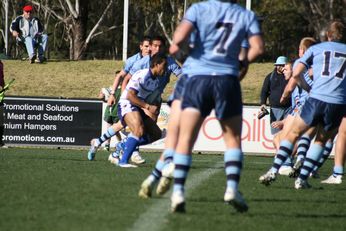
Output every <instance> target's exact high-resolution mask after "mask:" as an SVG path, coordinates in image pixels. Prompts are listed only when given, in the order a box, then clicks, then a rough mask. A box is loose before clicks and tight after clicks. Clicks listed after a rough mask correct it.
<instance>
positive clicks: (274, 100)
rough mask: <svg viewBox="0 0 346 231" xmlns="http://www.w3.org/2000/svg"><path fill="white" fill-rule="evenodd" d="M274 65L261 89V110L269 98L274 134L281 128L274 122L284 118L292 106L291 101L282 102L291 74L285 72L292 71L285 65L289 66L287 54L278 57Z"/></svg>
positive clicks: (272, 131)
mask: <svg viewBox="0 0 346 231" xmlns="http://www.w3.org/2000/svg"><path fill="white" fill-rule="evenodd" d="M274 65H275V68H274V70H273V71H272V72H271V73H270V74H268V75H267V76H266V78H265V79H264V82H263V86H262V90H261V110H262V109H263V108H265V107H266V105H267V99H269V106H270V124H271V133H272V134H273V135H275V134H276V133H277V132H278V131H280V128H279V127H277V126H274V125H273V124H272V123H273V122H276V121H281V120H283V119H284V118H285V117H286V116H287V115H288V113H289V111H290V108H291V102H290V101H288V102H286V103H284V104H281V103H280V98H281V95H282V93H283V92H284V90H285V87H286V85H287V83H288V80H289V78H290V74H285V72H290V70H286V69H285V66H286V67H288V61H287V58H286V57H285V56H280V57H278V58H277V59H276V62H275V64H274Z"/></svg>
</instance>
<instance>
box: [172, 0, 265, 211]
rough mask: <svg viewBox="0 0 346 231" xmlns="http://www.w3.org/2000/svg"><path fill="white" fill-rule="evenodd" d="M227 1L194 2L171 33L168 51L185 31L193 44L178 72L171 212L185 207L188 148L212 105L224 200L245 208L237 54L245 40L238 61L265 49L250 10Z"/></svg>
mask: <svg viewBox="0 0 346 231" xmlns="http://www.w3.org/2000/svg"><path fill="white" fill-rule="evenodd" d="M232 2H233V1H215V0H213V1H205V2H200V3H195V4H193V5H192V6H191V7H190V8H189V9H188V10H187V12H186V15H185V17H184V19H183V21H182V22H181V23H180V24H179V26H178V27H177V29H176V31H175V32H174V35H173V43H172V45H171V47H170V53H171V54H172V55H175V54H178V53H179V52H180V51H181V49H182V47H183V46H184V42H186V40H187V39H188V38H189V35H190V34H191V33H192V32H193V31H194V33H195V40H194V46H193V48H192V49H191V51H190V53H189V57H188V58H187V59H186V61H185V63H184V64H183V73H184V74H186V75H187V76H188V80H187V82H186V83H185V86H184V88H185V89H184V93H183V98H182V112H181V117H180V122H179V129H180V131H179V137H178V143H177V146H176V149H175V153H174V157H173V162H174V165H175V169H174V174H173V175H174V186H173V193H172V196H171V209H172V211H173V212H184V211H185V197H184V191H185V187H184V185H185V180H186V177H187V173H188V171H189V168H190V166H191V160H192V157H191V152H192V148H193V145H194V143H195V140H196V138H197V134H198V131H199V128H200V126H201V124H202V122H203V120H204V119H205V118H206V116H208V115H209V113H210V112H211V110H212V109H215V114H216V117H217V118H218V119H219V121H220V124H221V127H222V131H223V135H224V140H225V143H226V147H227V150H226V152H225V171H226V175H227V189H226V192H225V195H224V200H225V201H226V202H227V203H230V204H231V205H233V206H234V207H235V208H236V210H237V211H239V212H245V211H247V209H248V206H247V205H246V203H245V201H244V199H243V198H242V196H241V194H240V193H239V191H238V183H239V179H240V171H241V167H242V159H243V154H242V151H241V137H240V135H241V125H242V102H241V90H240V83H239V79H238V76H239V66H240V62H239V60H238V56H239V52H240V49H241V43H242V41H243V40H244V39H246V38H247V39H248V42H249V44H250V48H249V51H248V53H247V60H245V61H244V62H242V64H243V65H247V61H250V62H251V61H253V60H254V59H255V58H256V57H257V56H258V55H260V54H261V53H262V52H263V49H264V48H263V40H262V37H261V31H260V28H259V24H258V21H257V19H256V16H255V14H254V13H253V12H251V11H247V10H245V9H244V8H242V7H241V6H240V5H238V4H235V3H232Z"/></svg>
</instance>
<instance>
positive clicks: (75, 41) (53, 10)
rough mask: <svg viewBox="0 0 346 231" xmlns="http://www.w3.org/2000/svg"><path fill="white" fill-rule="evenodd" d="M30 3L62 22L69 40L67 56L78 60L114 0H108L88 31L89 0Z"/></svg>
mask: <svg viewBox="0 0 346 231" xmlns="http://www.w3.org/2000/svg"><path fill="white" fill-rule="evenodd" d="M32 3H33V4H35V5H36V6H38V7H41V8H42V10H43V11H45V12H46V14H49V15H52V16H53V17H54V18H56V19H57V20H58V23H57V24H59V23H62V24H63V25H64V31H65V32H66V33H65V35H66V37H67V40H68V42H69V57H70V59H71V60H80V59H82V58H83V55H84V52H85V51H86V50H87V48H88V46H89V44H90V41H91V40H92V39H93V38H94V37H95V36H96V35H95V34H96V32H97V30H98V28H99V27H100V25H101V23H102V22H103V20H104V18H105V16H106V14H107V12H108V10H109V9H110V7H111V6H112V4H113V3H114V0H109V1H108V4H107V6H106V8H105V9H104V10H103V12H102V14H101V15H99V16H98V17H99V18H98V21H97V22H96V23H95V24H94V26H93V28H92V29H91V30H90V31H89V32H88V31H87V28H88V22H90V20H88V15H89V0H75V1H74V4H72V2H71V1H70V0H64V1H62V0H59V1H58V2H57V1H55V2H53V3H52V5H50V6H49V5H48V4H45V5H43V4H42V1H41V2H37V1H32ZM98 35H99V34H98Z"/></svg>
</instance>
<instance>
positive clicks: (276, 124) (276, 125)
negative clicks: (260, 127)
mask: <svg viewBox="0 0 346 231" xmlns="http://www.w3.org/2000/svg"><path fill="white" fill-rule="evenodd" d="M271 126H272V128H276V129H282V128H283V127H284V123H283V122H282V121H281V120H280V121H275V122H273V123H272V124H271Z"/></svg>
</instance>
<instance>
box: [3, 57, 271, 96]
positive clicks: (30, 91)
mask: <svg viewBox="0 0 346 231" xmlns="http://www.w3.org/2000/svg"><path fill="white" fill-rule="evenodd" d="M3 62H4V71H5V79H6V81H9V80H10V79H12V78H15V79H16V82H15V83H14V85H13V87H11V89H10V90H9V91H8V92H7V95H9V96H10V95H16V96H44V97H63V98H96V97H97V96H98V93H99V91H100V89H101V88H102V87H108V86H110V85H112V83H113V80H114V73H115V71H116V70H120V69H121V68H122V65H123V62H122V61H115V60H88V61H78V62H77V61H48V62H47V63H45V64H29V62H27V61H20V60H3ZM272 70H273V64H272V63H254V64H251V65H250V68H249V71H248V75H247V76H246V78H245V79H244V80H243V81H242V82H241V84H242V89H243V99H244V102H245V103H259V97H260V90H261V87H262V83H263V80H264V78H265V76H266V75H267V74H268V73H270V72H271V71H272ZM175 82H176V78H175V77H171V82H170V83H169V84H168V85H167V87H166V89H165V92H164V94H163V99H164V100H166V99H167V98H168V96H169V95H170V94H171V93H172V90H173V87H174V84H175Z"/></svg>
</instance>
